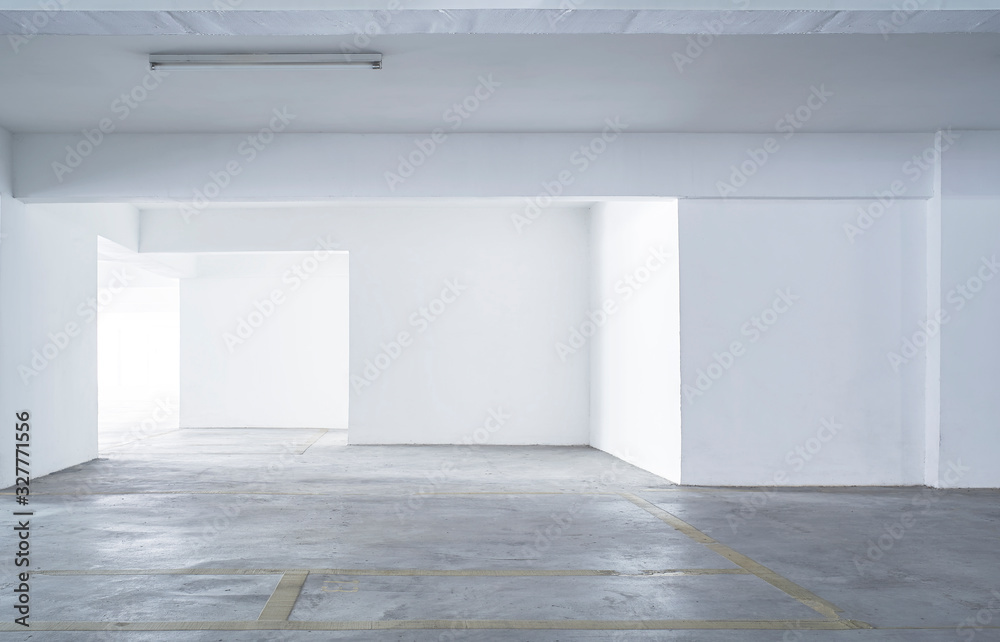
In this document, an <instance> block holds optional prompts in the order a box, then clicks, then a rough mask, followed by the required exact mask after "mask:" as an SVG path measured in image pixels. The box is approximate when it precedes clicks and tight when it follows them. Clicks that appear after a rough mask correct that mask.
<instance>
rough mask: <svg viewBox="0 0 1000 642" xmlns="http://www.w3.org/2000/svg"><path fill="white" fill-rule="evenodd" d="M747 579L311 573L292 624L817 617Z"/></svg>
mask: <svg viewBox="0 0 1000 642" xmlns="http://www.w3.org/2000/svg"><path fill="white" fill-rule="evenodd" d="M817 617H818V616H817V615H816V613H814V612H813V611H812V610H811V609H809V608H807V607H805V606H803V605H801V604H799V603H798V602H796V601H794V600H791V599H789V598H788V596H787V595H784V594H782V593H781V592H780V591H778V590H777V589H776V588H774V587H772V586H770V585H769V584H766V583H764V582H762V581H761V580H760V579H759V578H757V577H754V576H752V575H737V576H732V575H698V576H674V577H657V576H639V577H624V576H611V577H607V576H606V577H600V576H597V577H447V578H441V577H433V578H432V577H359V576H349V575H310V576H309V579H308V580H307V581H306V584H305V586H304V587H303V590H302V593H301V595H300V596H299V601H298V602H297V603H296V605H295V609H294V610H293V611H292V615H291V618H290V619H292V620H307V621H323V620H423V619H448V620H507V619H528V620H551V619H561V620H595V619H596V620H670V619H677V620H689V619H691V620H779V619H780V620H784V619H788V620H795V619H817Z"/></svg>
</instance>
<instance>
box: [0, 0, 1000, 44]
mask: <svg viewBox="0 0 1000 642" xmlns="http://www.w3.org/2000/svg"><path fill="white" fill-rule="evenodd" d="M69 1H70V0H49V2H48V3H42V5H43V6H51V5H54V4H56V3H59V2H62V3H68V2H69ZM216 2H217V3H221V4H219V6H222V7H226V6H229V5H227V4H225V3H227V2H228V3H233V2H237V0H216ZM914 2H915V3H916V4H917V5H919V6H921V7H924V6H927V5H931V4H932V3H931V2H930V1H928V0H925V1H924V2H918V1H917V0H914ZM748 3H749V0H729V1H728V4H729V5H731V6H733V7H745V6H747V5H748ZM33 4H34V9H33V10H15V11H8V10H5V11H0V35H8V36H12V35H29V34H31V35H64V36H112V35H114V36H130V35H132V36H145V35H164V36H169V35H220V36H227V35H231V36H265V35H274V36H309V35H312V36H324V35H330V36H334V35H351V34H357V33H362V32H364V31H366V30H367V31H368V32H369V33H370V34H372V35H375V34H384V35H398V34H525V35H531V34H678V35H684V34H705V33H714V34H719V33H725V34H727V35H768V34H890V33H891V34H939V33H1000V10H995V9H992V10H973V9H968V10H952V9H948V10H929V11H928V10H919V11H905V10H900V11H893V10H891V9H889V10H802V9H794V10H787V9H786V10H777V9H775V10H760V9H754V10H686V9H666V10H664V9H620V8H619V9H604V8H596V9H595V8H593V6H592V0H562V2H561V4H562V6H563V7H575V8H573V9H566V8H562V9H560V8H508V9H408V8H404V9H398V10H386V9H382V10H375V9H348V10H337V11H332V10H319V11H317V10H297V11H288V10H282V11H256V10H245V9H241V10H238V11H236V10H225V11H220V10H214V11H183V10H182V11H128V10H94V11H70V10H58V11H55V10H51V9H40V8H39V6H42V5H39V4H38V2H37V0H35V2H33ZM246 4H249V3H246ZM401 4H402V6H404V7H405V6H407V5H408V4H409V3H406V2H402V3H401ZM538 4H547V3H538ZM582 4H586V8H576V7H579V6H580V5H582ZM595 4H600V3H595ZM723 4H724V5H725V3H723ZM816 4H817V5H818V4H820V3H816ZM872 4H876V3H875V2H872ZM879 4H880V3H879ZM970 4H974V3H970ZM7 6H9V4H8V5H7ZM74 6H76V4H75V3H74Z"/></svg>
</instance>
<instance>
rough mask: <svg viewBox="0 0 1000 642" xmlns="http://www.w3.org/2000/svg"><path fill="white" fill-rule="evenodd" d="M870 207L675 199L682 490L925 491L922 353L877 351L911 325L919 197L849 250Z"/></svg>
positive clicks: (894, 346) (919, 307)
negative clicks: (892, 355) (892, 358)
mask: <svg viewBox="0 0 1000 642" xmlns="http://www.w3.org/2000/svg"><path fill="white" fill-rule="evenodd" d="M870 203H871V201H767V200H760V201H717V200H703V201H682V202H681V203H680V225H679V227H680V282H681V373H682V380H683V382H684V386H685V387H684V391H683V392H684V394H683V401H682V404H683V405H682V419H683V431H684V435H683V437H684V439H683V463H682V465H683V470H684V481H685V483H688V484H721V485H728V484H732V485H754V484H761V485H764V484H767V485H770V484H779V485H810V484H819V485H842V484H846V485H864V484H873V485H883V484H885V485H894V484H918V483H921V482H922V479H923V423H922V413H921V412H920V409H921V408H922V403H923V399H922V391H923V371H922V367H921V360H922V353H921V356H917V357H915V358H914V359H913V360H912V361H911V362H910V363H908V364H905V365H903V366H901V367H900V371H899V372H898V373H897V372H894V370H893V369H892V367H891V366H890V364H889V361H888V358H887V354H888V353H889V352H891V351H898V350H900V343H901V341H902V338H903V337H904V336H908V335H910V334H912V333H913V332H914V331H916V330H917V329H918V325H917V324H918V322H919V321H920V320H922V318H923V317H922V313H923V307H924V305H923V298H922V292H923V288H924V277H923V273H924V264H923V259H924V248H923V236H922V233H921V230H922V228H923V225H924V218H925V208H926V204H925V202H923V201H899V200H897V201H896V202H895V204H894V205H892V206H891V207H890V208H889V210H888V212H887V213H886V214H884V215H883V216H882V217H881V218H879V219H877V220H875V222H874V224H873V225H872V226H871V227H869V229H868V230H867V232H864V234H863V235H861V236H858V237H855V238H854V242H853V243H851V242H850V241H849V240H848V236H847V234H846V233H845V230H844V224H845V223H855V222H856V219H857V216H858V211H857V208H858V207H859V206H862V207H867V206H869V205H870ZM781 292H783V293H784V295H785V297H786V298H790V297H794V298H791V301H792V303H791V305H789V304H788V303H786V302H784V301H783V300H782V298H781V295H780V294H779V293H781ZM768 310H773V311H770V312H769V311H768ZM754 317H757V318H759V319H760V323H761V325H764V326H765V327H767V328H768V330H767V331H766V332H762V331H760V330H757V329H756V328H755V327H754V325H753V319H754ZM768 321H770V322H773V325H767V322H768ZM734 344H737V345H734ZM734 352H736V353H738V354H735V355H734V354H733V353H734ZM727 353H728V355H727ZM716 355H717V356H718V358H717V357H716ZM714 363H718V364H720V365H719V366H718V367H714V366H713V365H712V364H714ZM727 364H728V368H727V367H726V366H727ZM710 368H711V369H712V372H709V369H710ZM702 373H705V374H704V375H703V374H702ZM713 374H715V375H718V376H717V377H715V378H713V377H711V376H710V375H713ZM699 383H700V384H701V387H700V388H699ZM914 409H916V410H914ZM824 421H828V422H832V424H833V425H832V426H829V425H828V426H826V427H824V423H823V422H824ZM841 426H842V427H841ZM800 448H801V449H802V452H799V451H798V450H797V449H800Z"/></svg>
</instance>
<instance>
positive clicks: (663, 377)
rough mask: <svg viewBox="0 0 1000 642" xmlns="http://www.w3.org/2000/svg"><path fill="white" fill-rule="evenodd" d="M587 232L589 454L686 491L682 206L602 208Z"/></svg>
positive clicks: (583, 324) (581, 329)
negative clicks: (599, 453)
mask: <svg viewBox="0 0 1000 642" xmlns="http://www.w3.org/2000/svg"><path fill="white" fill-rule="evenodd" d="M590 226H591V227H590V230H591V235H590V239H591V247H590V251H591V270H592V272H591V287H592V290H591V302H590V311H589V313H588V314H587V316H586V317H585V318H583V319H581V320H580V323H579V324H577V327H576V330H577V333H578V337H580V338H579V339H578V340H579V341H581V342H586V343H588V344H589V345H587V346H585V348H584V349H588V350H589V352H590V372H591V389H590V445H591V446H593V447H594V448H600V449H601V450H605V451H607V452H609V453H611V454H613V455H615V456H617V457H620V458H621V459H624V460H625V461H627V462H629V463H632V464H635V465H636V466H639V467H641V468H645V469H646V470H649V471H651V472H654V473H656V474H658V475H660V476H662V477H665V478H667V479H669V480H671V481H673V482H675V483H680V482H681V415H680V410H681V405H680V387H681V379H680V375H681V373H680V335H679V330H680V313H679V304H680V299H679V293H678V286H679V283H678V274H677V267H678V262H677V261H678V259H677V201H674V200H668V199H664V200H661V201H651V202H641V201H621V202H610V203H604V204H601V205H597V206H595V207H594V209H593V211H592V218H591V222H590ZM591 334H592V336H588V335H591Z"/></svg>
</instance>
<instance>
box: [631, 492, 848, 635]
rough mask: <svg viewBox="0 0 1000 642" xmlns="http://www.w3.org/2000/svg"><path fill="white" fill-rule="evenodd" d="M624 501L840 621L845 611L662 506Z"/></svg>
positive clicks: (635, 499) (638, 499)
mask: <svg viewBox="0 0 1000 642" xmlns="http://www.w3.org/2000/svg"><path fill="white" fill-rule="evenodd" d="M621 495H622V497H624V498H625V499H627V500H629V501H630V502H632V503H633V504H635V505H636V506H638V507H639V508H641V509H643V510H645V511H647V512H649V513H651V514H652V515H654V516H655V517H657V518H659V519H661V520H662V521H664V522H666V523H667V524H669V525H671V526H673V527H674V528H675V529H677V530H678V531H680V532H681V533H683V534H685V535H687V536H688V537H690V538H691V539H693V540H694V541H696V542H698V543H700V544H704V545H705V546H706V547H707V548H709V549H711V550H713V551H715V552H716V553H718V554H719V555H721V556H723V557H725V558H726V559H727V560H729V561H730V562H732V563H733V564H736V565H737V566H739V567H741V568H744V569H746V570H747V571H749V572H750V573H752V574H754V575H756V576H757V577H759V578H760V579H762V580H764V581H765V582H767V583H768V584H770V585H771V586H773V587H775V588H777V589H779V590H781V591H783V592H785V593H787V594H788V595H790V596H792V597H793V598H795V599H796V600H798V601H799V602H801V603H802V604H805V605H806V606H808V607H809V608H811V609H812V610H814V611H816V612H817V613H819V614H821V615H823V616H824V617H828V618H831V619H836V618H839V617H840V612H841V609H840V608H839V607H837V606H835V605H834V604H832V603H830V602H827V601H826V600H824V599H823V598H821V597H819V596H818V595H816V594H815V593H813V592H811V591H809V590H807V589H806V588H804V587H802V586H799V585H798V584H796V583H795V582H793V581H791V580H790V579H788V578H786V577H782V576H781V575H778V574H777V573H775V572H774V571H772V570H771V569H769V568H767V567H766V566H764V565H763V564H759V563H758V562H755V561H754V560H752V559H750V558H749V557H747V556H746V555H743V554H742V553H737V552H736V551H734V550H733V549H731V548H729V547H728V546H726V545H725V544H723V543H721V542H717V541H716V540H714V539H712V538H711V537H709V536H708V535H706V534H705V533H703V532H701V531H700V530H698V529H697V528H695V527H694V526H692V525H691V524H688V523H687V522H685V521H684V520H682V519H681V518H679V517H677V516H676V515H673V514H671V513H668V512H667V511H665V510H663V509H662V508H660V507H659V506H657V505H655V504H653V503H651V502H648V501H646V500H645V499H643V498H641V497H637V496H636V495H633V494H631V493H622V494H621Z"/></svg>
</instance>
